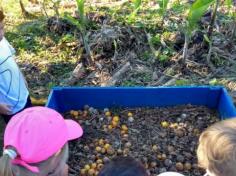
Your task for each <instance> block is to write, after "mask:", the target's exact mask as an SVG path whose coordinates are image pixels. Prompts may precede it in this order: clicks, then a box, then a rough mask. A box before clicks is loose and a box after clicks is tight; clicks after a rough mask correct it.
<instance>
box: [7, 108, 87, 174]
mask: <svg viewBox="0 0 236 176" xmlns="http://www.w3.org/2000/svg"><path fill="white" fill-rule="evenodd" d="M82 134H83V130H82V128H81V126H80V125H79V124H78V123H76V122H75V121H73V120H64V118H63V117H62V116H61V114H59V113H58V112H56V111H55V110H52V109H49V108H46V107H32V108H28V109H26V110H24V111H22V112H20V113H18V114H17V115H15V116H14V117H13V118H12V119H11V120H10V122H9V123H8V125H7V127H6V130H5V134H4V148H6V147H7V146H12V147H14V148H16V150H17V153H18V155H19V156H18V157H17V158H16V159H15V160H13V163H14V164H19V165H21V166H24V167H26V168H27V169H29V170H31V171H32V172H39V170H38V168H37V167H34V166H31V165H29V164H34V163H38V162H41V161H44V160H47V159H48V158H49V157H51V156H53V155H54V154H56V153H57V152H58V151H59V150H60V149H61V148H62V147H63V146H64V145H65V144H66V143H67V142H68V141H69V140H73V139H76V138H79V137H81V136H82Z"/></svg>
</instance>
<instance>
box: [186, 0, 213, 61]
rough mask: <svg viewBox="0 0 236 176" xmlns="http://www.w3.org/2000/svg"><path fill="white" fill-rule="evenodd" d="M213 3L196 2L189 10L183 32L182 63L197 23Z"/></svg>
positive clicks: (202, 0)
mask: <svg viewBox="0 0 236 176" xmlns="http://www.w3.org/2000/svg"><path fill="white" fill-rule="evenodd" d="M214 2H215V0H197V1H196V2H195V3H193V5H192V6H191V8H190V9H189V12H188V16H187V22H186V24H185V26H184V32H185V43H184V49H183V56H182V57H183V60H182V61H183V63H185V60H186V58H187V55H188V45H189V42H190V38H191V35H192V33H193V31H194V30H196V29H197V28H198V22H199V20H200V19H201V18H202V16H203V15H204V13H205V12H206V11H207V9H208V8H209V7H210V6H211V5H212V4H213V3H214Z"/></svg>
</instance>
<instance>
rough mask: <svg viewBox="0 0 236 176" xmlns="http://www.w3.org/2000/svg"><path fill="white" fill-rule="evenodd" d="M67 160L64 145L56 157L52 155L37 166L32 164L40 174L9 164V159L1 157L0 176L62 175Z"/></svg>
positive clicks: (66, 149)
mask: <svg viewBox="0 0 236 176" xmlns="http://www.w3.org/2000/svg"><path fill="white" fill-rule="evenodd" d="M67 159H68V144H66V145H65V146H64V147H63V148H62V150H61V152H60V153H59V154H58V155H54V156H52V157H50V158H49V159H47V160H46V161H43V162H41V163H38V164H34V166H37V167H38V168H39V170H40V173H32V172H31V171H29V170H27V169H26V168H24V167H21V166H18V165H13V164H11V161H12V160H11V158H10V157H9V156H8V155H3V156H2V157H1V159H0V176H22V175H24V176H44V175H48V174H50V176H61V175H63V174H62V172H63V169H64V164H65V163H66V162H67Z"/></svg>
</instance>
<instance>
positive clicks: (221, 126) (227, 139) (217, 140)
mask: <svg viewBox="0 0 236 176" xmlns="http://www.w3.org/2000/svg"><path fill="white" fill-rule="evenodd" d="M197 157H198V162H199V165H200V166H201V167H203V168H205V169H208V170H209V171H210V172H212V173H214V174H215V175H217V176H221V175H223V176H234V175H236V119H229V120H224V121H221V122H218V123H216V124H214V125H212V126H210V127H209V128H207V129H206V130H205V131H204V132H203V133H202V134H201V136H200V139H199V146H198V149H197Z"/></svg>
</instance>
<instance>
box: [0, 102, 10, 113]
mask: <svg viewBox="0 0 236 176" xmlns="http://www.w3.org/2000/svg"><path fill="white" fill-rule="evenodd" d="M10 113H11V110H10V105H8V104H0V114H4V115H9V114H10Z"/></svg>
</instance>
